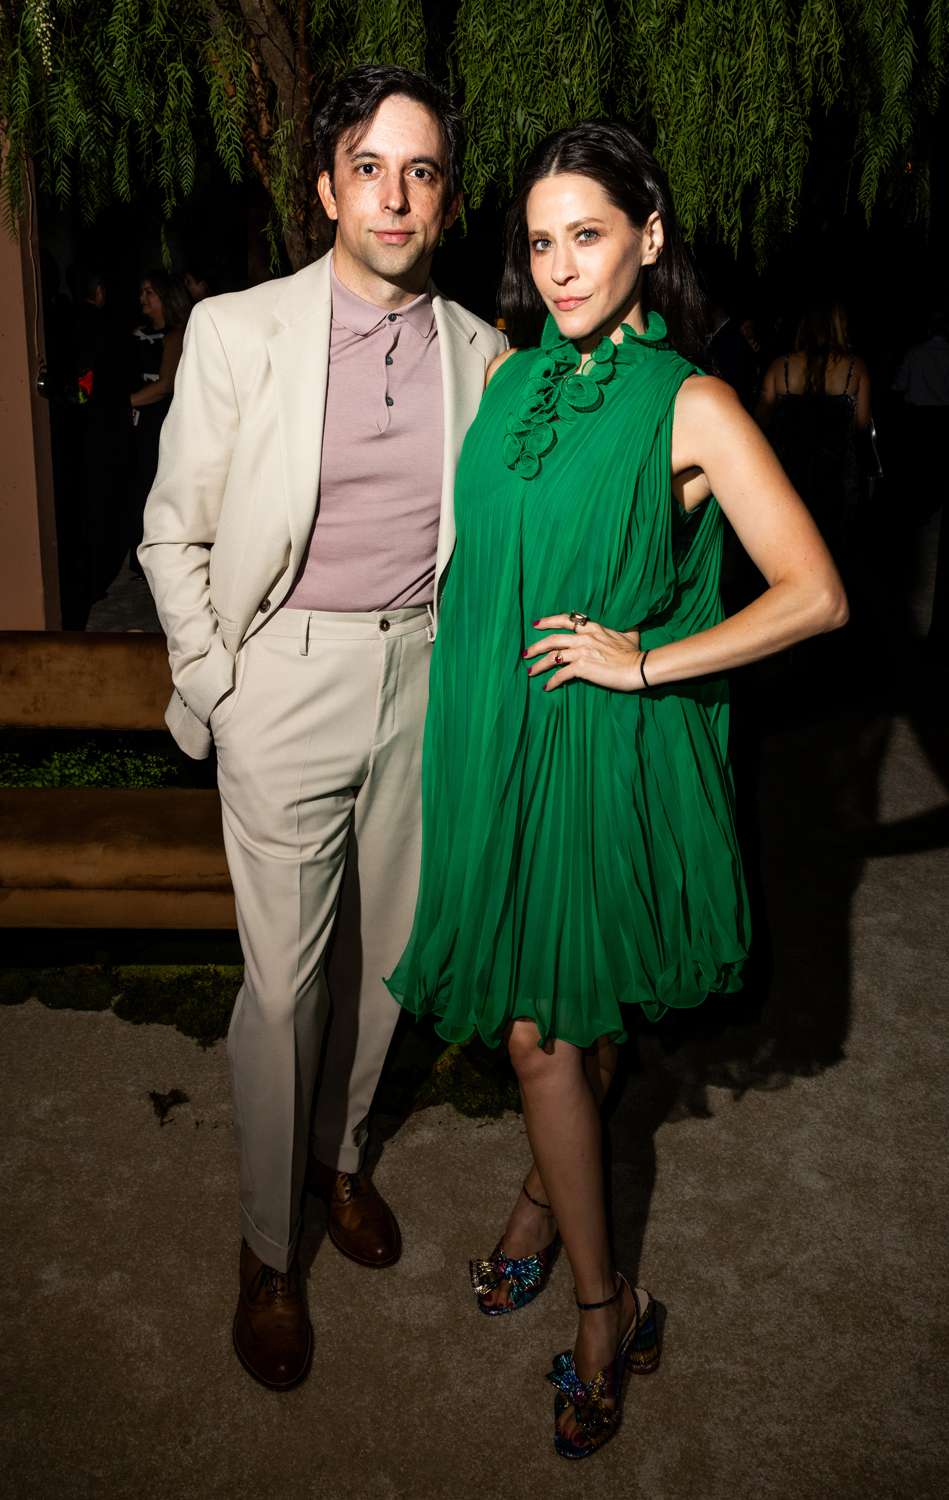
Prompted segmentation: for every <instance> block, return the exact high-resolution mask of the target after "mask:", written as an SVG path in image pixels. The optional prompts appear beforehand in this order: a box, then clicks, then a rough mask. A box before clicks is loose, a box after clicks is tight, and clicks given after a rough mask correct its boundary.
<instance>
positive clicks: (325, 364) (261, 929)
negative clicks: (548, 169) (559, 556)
mask: <svg viewBox="0 0 949 1500" xmlns="http://www.w3.org/2000/svg"><path fill="white" fill-rule="evenodd" d="M316 139H317V146H318V152H319V159H320V168H321V170H320V175H319V180H318V190H319V194H320V198H321V200H322V203H323V206H324V208H325V210H326V212H327V214H328V216H329V218H330V219H331V220H332V221H334V222H335V224H336V240H335V244H334V248H333V250H332V252H331V253H330V254H329V255H327V256H325V257H324V258H323V259H321V260H319V261H317V262H316V263H315V264H314V265H311V266H307V267H306V268H305V269H304V270H302V271H300V272H298V273H297V274H296V275H294V276H289V277H287V278H285V279H283V280H280V281H274V282H270V283H267V284H265V285H263V286H259V287H255V288H253V289H252V290H250V291H247V292H240V293H236V294H232V295H226V296H222V297H211V298H208V299H207V300H205V301H204V302H202V303H200V304H199V305H198V306H197V307H196V308H195V309H194V312H193V313H192V315H191V320H190V324H189V327H188V331H187V335H186V339H185V346H184V353H183V356H182V360H181V364H180V366H179V370H178V376H177V381H176V388H175V398H174V402H173V405H172V408H171V411H170V413H169V415H168V418H167V420H166V422H165V427H164V430H163V434H162V442H161V457H160V463H159V468H158V475H157V478H156V481H155V485H154V488H153V490H152V492H151V495H150V497H149V501H148V506H147V509H146V513H145V536H144V541H143V543H142V547H141V549H140V553H139V556H140V558H141V561H142V565H143V567H144V569H145V572H146V574H147V576H148V580H149V583H150V584H151V587H152V591H153V593H154V595H155V600H156V603H157V605H158V609H159V613H160V615H161V619H162V624H163V626H164V628H165V632H166V634H167V637H168V650H169V656H170V660H171V667H172V675H173V678H174V684H175V692H174V696H173V698H172V701H171V703H170V705H169V708H168V713H167V721H168V724H169V727H170V728H171V731H172V733H173V734H174V736H175V738H176V740H177V741H178V743H179V745H181V747H182V749H184V750H185V751H186V752H187V753H188V754H189V755H192V756H194V757H196V758H200V757H202V756H205V755H207V754H208V752H209V750H210V746H211V741H212V739H213V741H214V743H215V745H216V748H217V756H218V785H219V787H220V792H221V802H222V809H223V820H224V836H225V844H226V848H227V856H228V863H229V866H230V871H231V877H232V880H233V884H234V893H235V897H236V902H237V914H238V926H239V931H240V938H241V945H242V948H243V952H244V960H245V971H244V983H243V985H242V988H241V991H240V994H239V995H238V998H237V1003H236V1005H235V1008H234V1015H233V1018H232V1021H231V1027H230V1032H229V1035H228V1054H229V1058H230V1062H231V1069H232V1079H233V1091H234V1110H235V1119H236V1124H237V1133H238V1141H239V1145H240V1158H241V1227H242V1233H243V1240H242V1245H241V1263H240V1297H239V1300H238V1306H237V1312H236V1315H235V1319H234V1344H235V1348H236V1350H237V1353H238V1356H239V1358H240V1360H241V1362H242V1364H243V1365H244V1367H245V1369H247V1370H248V1371H249V1372H250V1374H251V1375H253V1376H254V1377H255V1379H257V1380H259V1381H260V1382H261V1383H262V1384H264V1385H266V1386H268V1387H270V1388H271V1389H275V1390H285V1389H288V1388H289V1387H290V1386H292V1385H294V1384H296V1383H297V1382H298V1381H299V1380H301V1379H302V1378H303V1377H304V1376H305V1374H306V1373H307V1370H308V1368H309V1363H310V1354H311V1347H312V1330H311V1326H310V1322H309V1318H308V1315H307V1311H306V1304H305V1300H304V1297H303V1292H302V1288H301V1284H300V1274H299V1269H298V1266H297V1261H296V1240H297V1236H298V1232H299V1223H300V1212H301V1198H302V1193H303V1188H304V1184H305V1185H306V1186H307V1187H308V1188H310V1189H311V1190H312V1191H314V1192H318V1193H319V1194H321V1195H322V1196H323V1197H324V1198H326V1200H327V1202H328V1204H329V1231H330V1235H331V1237H332V1239H333V1242H334V1243H335V1244H336V1246H337V1247H338V1248H339V1249H340V1250H341V1251H342V1252H343V1253H344V1254H346V1255H349V1256H350V1257H351V1258H352V1259H353V1260H356V1261H357V1262H359V1263H360V1264H363V1265H368V1266H385V1265H391V1264H392V1263H393V1261H395V1260H396V1259H397V1258H398V1255H399V1252H400V1245H401V1241H400V1235H399V1229H398V1225H397V1223H396V1220H395V1217H394V1215H393V1214H392V1211H391V1210H390V1208H389V1207H388V1205H387V1204H386V1203H385V1202H384V1201H383V1200H382V1198H381V1196H380V1195H379V1193H378V1191H377V1190H376V1189H375V1187H374V1186H373V1185H372V1183H371V1182H370V1181H369V1179H368V1178H367V1176H366V1174H365V1173H364V1172H363V1170H362V1154H363V1149H364V1145H365V1137H366V1118H367V1115H368V1112H369V1107H370V1104H371V1101H372V1097H373V1093H374V1091H375V1088H376V1084H377V1081H378V1078H379V1074H380V1071H381V1068H382V1064H383V1062H384V1059H385V1055H386V1050H387V1048H388V1045H389V1041H390V1039H391V1036H392V1032H393V1028H394V1026H395V1022H396V1019H397V1015H398V1007H397V1005H396V1003H395V1001H394V1000H393V999H392V998H391V996H390V995H389V994H388V992H387V991H386V989H385V987H384V985H383V982H382V981H383V976H384V975H386V974H388V973H390V972H391V970H392V968H393V967H394V966H395V963H396V961H397V960H398V958H399V956H400V954H401V951H402V947H403V945H404V942H405V940H406V938H407V936H408V933H409V929H410V927H411V922H412V916H413V912H414V906H415V897H416V886H417V879H418V864H419V853H420V850H419V843H420V837H419V833H420V828H419V825H420V805H419V804H420V785H419V782H420V761H421V738H422V725H423V718H424V713H425V705H426V695H427V681H428V664H429V655H430V651H431V640H432V638H433V634H434V628H435V623H436V620H437V610H438V589H439V584H440V581H441V579H442V576H443V574H444V571H445V568H446V566H447V563H448V560H449V557H450V556H451V551H452V546H453V543H454V524H453V518H452V487H453V480H454V469H455V463H456V460H457V457H458V453H459V450H460V447H461V442H462V439H463V437H464V434H465V431H466V429H467V427H468V425H469V423H470V422H471V420H472V418H473V417H474V415H475V412H476V410H477V407H478V402H479V400H480V398H481V393H482V390H483V388H484V382H485V371H486V367H487V365H488V364H489V363H490V361H491V360H492V358H493V357H494V356H495V355H496V354H498V353H499V352H500V350H501V348H502V347H503V339H502V336H501V335H500V334H499V333H498V332H497V331H496V330H495V329H493V328H491V327H490V326H488V325H487V324H485V323H483V322H481V321H480V320H479V319H478V318H475V317H473V316H472V315H471V314H470V313H468V312H466V311H465V310H464V309H463V308H461V307H460V306H458V304H456V303H452V302H449V301H447V300H446V299H445V298H443V297H442V296H440V295H439V293H438V292H437V290H436V289H435V288H434V287H433V286H432V284H431V282H430V281H429V271H430V267H431V262H432V256H433V253H434V250H435V247H436V245H437V244H438V241H439V238H440V236H441V234H442V232H443V230H444V229H445V228H447V227H448V226H449V225H450V224H451V223H452V222H453V220H454V218H455V217H456V215H457V212H458V207H459V202H460V199H459V172H460V159H461V140H460V127H459V121H458V117H457V115H456V114H455V112H454V110H453V109H452V107H451V106H450V104H449V103H448V100H447V99H446V98H445V97H444V95H442V94H441V92H440V91H439V90H438V89H436V88H434V87H433V86H432V85H431V84H430V83H428V82H427V80H425V79H423V78H421V77H419V76H418V75H416V74H413V73H409V72H406V71H405V70H403V69H399V68H380V67H370V68H360V69H357V70H356V71H355V72H353V73H351V74H349V75H347V77H345V78H344V79H342V80H341V82H340V83H339V84H338V85H337V86H336V87H335V89H334V90H333V93H332V96H331V97H330V98H329V100H328V102H327V104H326V106H325V108H324V110H323V111H322V113H321V115H320V117H319V118H318V120H317V122H316ZM324 976H325V977H324ZM327 981H328V984H327ZM321 1054H322V1072H321V1076H320V1084H319V1088H318V1089H316V1097H315V1099H314V1090H315V1086H316V1081H317V1070H318V1067H319V1065H320V1058H321Z"/></svg>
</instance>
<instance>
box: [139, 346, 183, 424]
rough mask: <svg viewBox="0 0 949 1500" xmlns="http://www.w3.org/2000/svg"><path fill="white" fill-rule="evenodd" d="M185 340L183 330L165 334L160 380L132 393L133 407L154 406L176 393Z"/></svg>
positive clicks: (153, 381)
mask: <svg viewBox="0 0 949 1500" xmlns="http://www.w3.org/2000/svg"><path fill="white" fill-rule="evenodd" d="M183 340H184V330H183V329H181V328H171V329H169V331H168V332H167V333H166V334H165V339H164V343H163V344H162V350H161V365H160V366H159V369H158V379H157V380H149V381H147V382H146V383H145V385H143V386H142V388H141V390H139V391H133V392H132V394H131V396H130V397H129V401H130V402H131V404H132V405H133V406H152V405H153V404H154V402H156V401H162V400H164V398H165V397H166V396H171V395H172V394H173V393H174V389H175V373H176V371H177V369H178V361H179V360H180V359H181V346H182V342H183Z"/></svg>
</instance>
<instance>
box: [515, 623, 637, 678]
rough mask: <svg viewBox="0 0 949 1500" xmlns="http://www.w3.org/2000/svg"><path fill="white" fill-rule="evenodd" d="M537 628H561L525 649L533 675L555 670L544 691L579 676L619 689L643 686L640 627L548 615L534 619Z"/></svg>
mask: <svg viewBox="0 0 949 1500" xmlns="http://www.w3.org/2000/svg"><path fill="white" fill-rule="evenodd" d="M534 629H535V630H553V631H556V632H558V634H555V635H548V636H545V637H544V639H543V640H542V641H536V642H535V643H534V645H533V646H529V647H528V648H527V650H526V651H525V652H524V658H525V660H526V661H527V663H528V674H529V675H530V676H531V677H539V676H540V675H541V673H543V672H550V671H553V674H554V675H553V676H552V677H549V678H548V679H547V681H546V682H545V683H544V692H546V693H549V692H551V690H552V689H553V688H558V687H561V686H562V685H563V683H565V682H574V681H577V680H579V681H581V682H592V683H595V684H596V686H597V687H604V688H613V689H614V691H616V692H620V693H635V692H638V691H639V690H640V689H641V688H642V687H643V686H644V683H643V677H642V672H641V671H640V666H639V664H640V662H641V661H642V658H643V655H644V652H642V651H641V650H640V647H639V631H638V630H607V628H606V626H605V625H598V624H597V622H596V621H595V620H587V619H585V618H584V616H583V615H576V616H574V615H548V616H546V617H545V618H544V619H542V620H535V621H534Z"/></svg>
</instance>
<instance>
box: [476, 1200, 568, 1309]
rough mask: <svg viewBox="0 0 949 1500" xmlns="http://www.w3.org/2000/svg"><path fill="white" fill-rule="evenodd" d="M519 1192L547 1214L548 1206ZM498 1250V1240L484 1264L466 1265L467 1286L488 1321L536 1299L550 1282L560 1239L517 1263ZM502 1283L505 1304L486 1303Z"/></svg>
mask: <svg viewBox="0 0 949 1500" xmlns="http://www.w3.org/2000/svg"><path fill="white" fill-rule="evenodd" d="M521 1192H522V1193H523V1194H524V1197H525V1198H529V1199H530V1201H531V1203H533V1205H534V1207H535V1208H543V1209H546V1211H547V1212H548V1213H549V1212H550V1204H549V1203H541V1201H540V1199H539V1198H533V1197H531V1194H530V1193H529V1192H528V1191H527V1189H526V1187H522V1188H521ZM502 1246H503V1240H499V1241H498V1243H497V1245H495V1247H494V1249H493V1251H492V1252H491V1255H490V1256H489V1257H488V1259H487V1260H472V1261H469V1263H468V1265H469V1269H470V1272H471V1285H472V1286H473V1287H474V1291H475V1296H476V1297H477V1299H478V1307H479V1309H480V1311H481V1312H483V1313H484V1314H485V1315H486V1316H487V1317H489V1318H497V1317H501V1316H502V1315H503V1314H505V1313H512V1312H517V1311H518V1310H519V1309H520V1308H522V1307H526V1306H527V1305H528V1303H529V1302H533V1300H534V1298H535V1297H538V1296H539V1295H540V1293H541V1292H542V1291H543V1290H544V1287H545V1286H546V1285H547V1282H548V1280H549V1279H550V1273H551V1270H552V1269H553V1264H554V1261H555V1260H556V1259H557V1251H558V1250H559V1249H560V1236H559V1235H558V1234H555V1235H554V1237H553V1239H552V1240H551V1242H550V1244H549V1245H545V1246H544V1248H543V1250H538V1252H537V1254H536V1255H525V1256H522V1257H521V1258H520V1259H519V1260H514V1259H512V1258H511V1257H510V1256H508V1255H505V1254H504V1250H503V1248H502ZM502 1281H506V1282H507V1283H508V1288H509V1290H508V1295H507V1298H506V1300H505V1301H504V1302H498V1303H489V1302H488V1301H487V1298H488V1297H489V1296H490V1295H491V1293H492V1292H495V1291H497V1289H498V1287H499V1286H500V1285H501V1283H502Z"/></svg>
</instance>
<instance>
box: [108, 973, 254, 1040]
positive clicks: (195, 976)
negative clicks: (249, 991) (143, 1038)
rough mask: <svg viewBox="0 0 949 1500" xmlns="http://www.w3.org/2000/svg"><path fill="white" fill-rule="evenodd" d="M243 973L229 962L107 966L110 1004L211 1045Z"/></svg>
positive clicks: (120, 1012)
mask: <svg viewBox="0 0 949 1500" xmlns="http://www.w3.org/2000/svg"><path fill="white" fill-rule="evenodd" d="M241 977H242V970H241V969H240V968H239V967H232V966H230V965H228V966H219V965H217V964H197V965H191V964H189V965H183V966H180V967H179V966H175V965H169V964H137V965H136V964H127V965H123V966H121V967H119V968H116V969H113V970H112V971H111V978H110V983H111V986H112V1002H111V1003H112V1009H113V1010H114V1011H115V1014H116V1015H117V1016H120V1017H121V1018H122V1020H124V1021H132V1022H134V1023H135V1024H136V1025H142V1024H145V1023H158V1024H160V1025H163V1026H176V1027H177V1028H178V1030H179V1031H181V1032H183V1033H184V1034H185V1036H192V1037H194V1038H195V1040H196V1041H198V1042H200V1044H201V1045H202V1047H209V1046H210V1045H211V1044H212V1042H216V1041H219V1040H220V1038H221V1037H223V1036H225V1035H226V1033H227V1027H228V1023H229V1021H230V1018H231V1011H232V1010H233V1008H234V1001H235V999H236V998H237V991H238V990H239V989H240V985H241Z"/></svg>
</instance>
